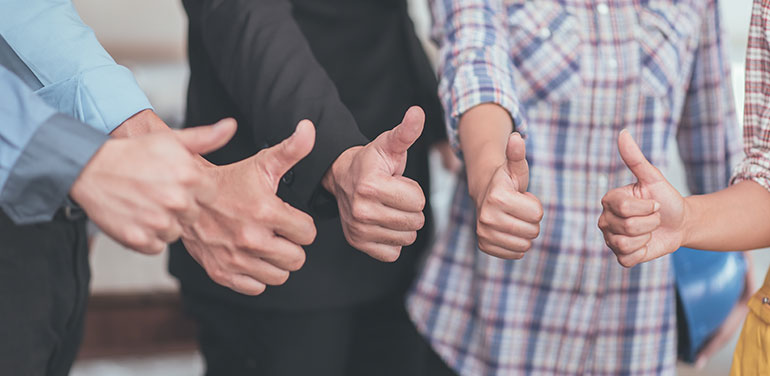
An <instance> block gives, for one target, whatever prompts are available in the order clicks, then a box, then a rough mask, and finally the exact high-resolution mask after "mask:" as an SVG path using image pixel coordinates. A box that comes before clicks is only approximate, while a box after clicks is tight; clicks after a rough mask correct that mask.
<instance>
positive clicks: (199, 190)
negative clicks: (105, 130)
mask: <svg viewBox="0 0 770 376" xmlns="http://www.w3.org/2000/svg"><path fill="white" fill-rule="evenodd" d="M235 128H236V127H235V122H234V121H232V120H223V121H220V122H219V123H217V124H215V125H212V126H205V127H196V128H191V129H187V130H182V131H173V132H170V131H169V132H158V133H152V134H147V135H142V136H137V137H133V138H119V139H118V138H113V139H110V140H108V141H107V142H106V143H105V144H104V145H103V146H102V147H101V148H100V149H99V151H97V152H96V154H95V155H94V156H93V158H92V159H91V161H90V162H89V163H88V164H87V165H86V167H85V168H84V169H83V171H82V172H81V174H80V176H79V177H78V179H77V180H76V181H75V183H74V184H73V186H72V189H71V190H70V193H71V196H72V198H73V199H74V200H75V201H77V202H78V203H79V204H80V205H81V206H82V207H83V209H84V210H85V211H86V213H87V214H88V216H89V217H90V218H91V220H93V221H94V223H96V224H97V225H98V226H99V227H100V228H101V229H102V230H103V231H104V232H105V233H106V234H107V235H109V236H110V237H112V238H113V239H115V240H116V241H118V242H119V243H121V244H123V245H125V246H127V247H129V248H132V249H134V250H137V251H139V252H143V253H158V252H162V251H163V250H164V249H165V247H166V244H167V243H169V242H173V241H175V240H176V239H178V238H179V235H180V234H181V232H182V225H184V224H189V223H192V222H194V221H195V220H196V219H197V217H198V213H199V212H200V210H201V206H204V205H207V204H209V203H211V202H212V201H213V200H214V198H215V196H216V185H215V183H214V181H213V180H212V179H211V178H210V177H208V176H206V175H205V174H204V173H203V168H202V167H201V166H200V165H199V164H198V163H197V162H196V156H197V155H198V154H205V153H208V152H211V151H213V150H216V149H218V148H220V147H222V146H223V145H224V144H225V143H227V141H228V140H230V138H231V137H232V136H233V134H235Z"/></svg>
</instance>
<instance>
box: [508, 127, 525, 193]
mask: <svg viewBox="0 0 770 376" xmlns="http://www.w3.org/2000/svg"><path fill="white" fill-rule="evenodd" d="M505 159H506V167H507V169H508V174H509V175H510V176H511V178H512V179H515V180H516V181H517V182H518V189H519V192H521V193H524V192H526V191H527V185H528V184H529V164H528V163H527V146H526V144H525V143H524V139H523V138H521V135H520V134H519V133H518V132H514V133H513V134H511V136H510V137H508V145H507V146H506V147H505Z"/></svg>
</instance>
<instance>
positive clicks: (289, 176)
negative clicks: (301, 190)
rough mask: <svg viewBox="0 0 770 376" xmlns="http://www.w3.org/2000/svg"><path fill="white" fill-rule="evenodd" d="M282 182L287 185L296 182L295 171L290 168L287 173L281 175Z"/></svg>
mask: <svg viewBox="0 0 770 376" xmlns="http://www.w3.org/2000/svg"><path fill="white" fill-rule="evenodd" d="M281 182H283V184H286V185H291V183H293V182H294V171H291V170H289V171H288V172H287V173H286V174H285V175H283V176H282V177H281Z"/></svg>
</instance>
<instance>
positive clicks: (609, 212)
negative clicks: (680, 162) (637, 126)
mask: <svg viewBox="0 0 770 376" xmlns="http://www.w3.org/2000/svg"><path fill="white" fill-rule="evenodd" d="M618 150H619V151H620V157H621V158H622V159H623V162H624V163H625V164H626V166H628V168H629V170H631V172H632V173H633V174H634V176H636V179H637V182H636V183H634V184H629V185H627V186H625V187H620V188H615V189H613V190H611V191H609V192H607V194H606V195H605V196H604V197H603V198H602V207H603V208H604V210H603V212H602V215H601V216H600V217H599V228H600V229H601V230H602V232H603V233H604V240H605V241H606V243H607V246H609V247H610V248H611V249H612V251H613V252H615V255H616V256H617V258H618V262H620V264H621V265H623V266H625V267H627V268H628V267H632V266H634V265H636V264H639V263H642V262H646V261H650V260H653V259H655V258H658V257H661V256H663V255H666V254H669V253H671V252H673V251H675V250H677V249H678V248H679V246H680V245H681V244H682V237H683V233H684V232H683V228H682V227H683V224H684V216H685V203H684V198H683V197H682V195H681V194H679V192H678V191H677V190H676V189H675V188H674V187H673V186H672V185H671V183H669V182H668V181H667V180H666V178H665V177H663V174H661V173H660V171H659V170H658V169H657V168H655V166H653V165H652V164H650V162H649V161H647V159H646V158H645V157H644V155H643V154H642V151H641V150H640V149H639V146H638V145H637V144H636V142H634V139H633V138H632V137H631V135H630V134H629V133H628V131H626V130H623V131H621V132H620V136H619V137H618Z"/></svg>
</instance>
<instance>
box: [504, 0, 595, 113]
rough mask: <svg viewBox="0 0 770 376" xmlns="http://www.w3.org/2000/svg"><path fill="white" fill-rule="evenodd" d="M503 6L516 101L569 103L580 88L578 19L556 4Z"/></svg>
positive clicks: (516, 1) (518, 0)
mask: <svg viewBox="0 0 770 376" xmlns="http://www.w3.org/2000/svg"><path fill="white" fill-rule="evenodd" d="M506 7H507V11H508V16H509V17H508V23H509V25H508V27H509V30H510V40H509V43H510V47H511V58H512V60H513V65H514V66H515V69H514V70H513V76H514V83H515V87H516V94H517V96H518V98H519V100H520V101H521V102H522V103H524V104H531V103H535V102H539V101H547V102H561V101H566V100H569V99H570V98H571V97H572V96H574V95H575V93H576V92H577V91H578V90H579V89H580V88H581V86H582V78H581V74H580V57H581V49H582V44H583V43H582V38H581V34H580V28H579V24H578V21H577V18H576V17H575V16H574V15H572V14H571V13H569V12H567V11H566V10H565V9H564V7H563V6H562V5H561V4H559V3H556V2H546V1H537V2H535V1H525V0H509V1H507V2H506Z"/></svg>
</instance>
